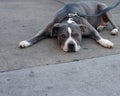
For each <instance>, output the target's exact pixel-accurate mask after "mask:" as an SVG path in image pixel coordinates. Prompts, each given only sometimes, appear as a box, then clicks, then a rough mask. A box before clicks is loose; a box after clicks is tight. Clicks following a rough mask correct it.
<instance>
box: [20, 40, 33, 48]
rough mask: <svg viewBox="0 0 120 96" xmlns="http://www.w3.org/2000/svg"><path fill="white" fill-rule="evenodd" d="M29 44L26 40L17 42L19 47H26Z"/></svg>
mask: <svg viewBox="0 0 120 96" xmlns="http://www.w3.org/2000/svg"><path fill="white" fill-rule="evenodd" d="M30 45H31V43H30V42H28V41H26V40H25V41H21V42H20V43H19V47H20V48H26V47H29V46H30Z"/></svg>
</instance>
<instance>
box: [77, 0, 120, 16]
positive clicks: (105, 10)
mask: <svg viewBox="0 0 120 96" xmlns="http://www.w3.org/2000/svg"><path fill="white" fill-rule="evenodd" d="M119 4H120V0H119V1H118V2H117V3H116V4H115V5H114V6H111V7H107V8H105V9H103V10H102V11H100V12H99V13H97V14H96V15H85V14H78V16H79V17H97V16H101V15H103V14H104V13H106V12H108V11H110V10H111V9H113V8H115V7H117V6H118V5H119Z"/></svg>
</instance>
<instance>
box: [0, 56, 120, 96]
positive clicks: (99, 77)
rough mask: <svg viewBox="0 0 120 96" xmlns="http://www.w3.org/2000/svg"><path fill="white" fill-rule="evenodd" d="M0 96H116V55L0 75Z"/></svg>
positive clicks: (119, 85) (119, 75)
mask: <svg viewBox="0 0 120 96" xmlns="http://www.w3.org/2000/svg"><path fill="white" fill-rule="evenodd" d="M0 96H120V54H118V55H111V56H105V57H100V58H94V59H86V60H81V61H78V62H71V63H64V64H57V65H48V66H42V67H34V68H27V69H22V70H16V71H11V72H4V73H1V74H0Z"/></svg>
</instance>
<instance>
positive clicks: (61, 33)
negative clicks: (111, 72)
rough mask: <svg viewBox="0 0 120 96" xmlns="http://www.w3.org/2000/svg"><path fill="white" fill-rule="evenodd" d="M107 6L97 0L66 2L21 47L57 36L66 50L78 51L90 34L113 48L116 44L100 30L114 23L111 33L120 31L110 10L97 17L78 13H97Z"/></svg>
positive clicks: (104, 44)
mask: <svg viewBox="0 0 120 96" xmlns="http://www.w3.org/2000/svg"><path fill="white" fill-rule="evenodd" d="M105 8H107V5H106V4H104V3H101V2H97V1H81V2H77V3H70V4H66V5H65V6H64V7H63V8H61V9H60V10H59V11H58V12H57V14H56V15H55V18H54V20H52V21H51V22H50V23H49V24H48V26H47V27H46V28H45V29H44V30H41V31H40V32H38V33H37V34H36V35H35V36H34V37H32V38H31V39H29V40H24V41H21V42H20V43H19V47H20V48H27V47H29V46H31V45H33V44H35V43H37V42H38V41H40V40H42V39H45V38H48V37H56V38H57V40H58V41H59V43H60V46H61V48H62V49H63V51H65V52H77V51H79V50H80V48H81V40H82V36H86V35H87V36H90V37H91V38H93V39H94V40H96V41H97V43H99V44H100V45H102V46H103V47H105V48H112V47H113V46H114V44H113V43H112V42H111V41H109V40H107V39H104V38H103V37H102V36H101V35H100V34H99V31H102V30H103V29H104V28H105V27H106V25H107V23H108V22H109V23H110V24H111V25H112V31H111V34H113V35H116V34H117V33H118V27H117V26H116V24H115V23H114V21H113V20H112V17H111V13H110V12H106V13H104V14H102V15H101V16H97V17H92V16H89V17H80V16H78V15H77V14H86V15H95V14H97V13H98V12H101V11H102V10H104V9H105Z"/></svg>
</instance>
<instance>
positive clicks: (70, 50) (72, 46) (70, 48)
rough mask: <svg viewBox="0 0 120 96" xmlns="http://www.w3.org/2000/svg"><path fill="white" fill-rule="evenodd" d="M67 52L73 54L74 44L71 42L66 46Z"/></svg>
mask: <svg viewBox="0 0 120 96" xmlns="http://www.w3.org/2000/svg"><path fill="white" fill-rule="evenodd" d="M68 52H75V44H74V43H73V42H70V43H69V44H68Z"/></svg>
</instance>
